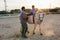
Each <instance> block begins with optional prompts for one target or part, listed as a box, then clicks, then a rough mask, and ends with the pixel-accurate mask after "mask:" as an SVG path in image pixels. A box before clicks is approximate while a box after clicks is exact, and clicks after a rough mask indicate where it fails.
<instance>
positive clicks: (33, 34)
mask: <svg viewBox="0 0 60 40" xmlns="http://www.w3.org/2000/svg"><path fill="white" fill-rule="evenodd" d="M36 26H37V24H36V23H34V29H33V35H34V34H35V29H36Z"/></svg>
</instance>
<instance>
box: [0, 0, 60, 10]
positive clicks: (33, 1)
mask: <svg viewBox="0 0 60 40" xmlns="http://www.w3.org/2000/svg"><path fill="white" fill-rule="evenodd" d="M6 2H7V10H11V9H20V8H21V7H22V6H25V7H26V8H31V6H32V5H35V7H36V8H55V7H60V0H6ZM0 10H4V0H0Z"/></svg>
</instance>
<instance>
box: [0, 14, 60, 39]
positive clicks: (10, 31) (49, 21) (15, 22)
mask: <svg viewBox="0 0 60 40" xmlns="http://www.w3.org/2000/svg"><path fill="white" fill-rule="evenodd" d="M39 28H41V32H42V33H43V35H40V34H39V32H40V30H39ZM33 29H34V25H33V24H28V30H29V32H30V33H29V34H28V33H27V36H28V38H27V39H24V38H22V37H21V33H20V30H21V24H20V20H19V18H18V17H0V40H60V14H49V15H45V17H44V20H43V22H42V24H41V25H40V27H39V26H37V27H36V30H35V33H36V34H35V35H32V33H33Z"/></svg>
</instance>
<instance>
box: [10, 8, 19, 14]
mask: <svg viewBox="0 0 60 40" xmlns="http://www.w3.org/2000/svg"><path fill="white" fill-rule="evenodd" d="M10 13H12V14H14V13H20V9H14V10H11V11H10Z"/></svg>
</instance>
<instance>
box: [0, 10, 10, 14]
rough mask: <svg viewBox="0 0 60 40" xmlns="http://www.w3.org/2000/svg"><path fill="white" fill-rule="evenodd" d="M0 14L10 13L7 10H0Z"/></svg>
mask: <svg viewBox="0 0 60 40" xmlns="http://www.w3.org/2000/svg"><path fill="white" fill-rule="evenodd" d="M0 14H10V12H8V11H0Z"/></svg>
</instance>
